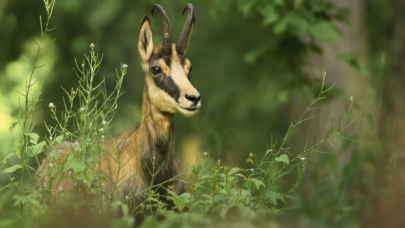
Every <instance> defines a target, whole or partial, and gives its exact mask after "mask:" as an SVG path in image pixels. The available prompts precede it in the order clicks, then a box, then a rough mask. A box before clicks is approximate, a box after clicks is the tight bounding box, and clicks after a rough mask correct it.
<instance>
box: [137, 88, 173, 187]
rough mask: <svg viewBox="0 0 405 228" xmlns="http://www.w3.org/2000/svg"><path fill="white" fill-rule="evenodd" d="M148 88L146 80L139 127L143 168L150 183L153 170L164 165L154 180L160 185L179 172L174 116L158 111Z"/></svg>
mask: <svg viewBox="0 0 405 228" xmlns="http://www.w3.org/2000/svg"><path fill="white" fill-rule="evenodd" d="M148 88H149V87H148V84H147V81H146V80H145V87H144V91H143V100H142V116H141V121H140V126H139V131H140V135H141V137H140V140H141V143H140V144H141V147H142V149H141V150H142V167H144V174H145V175H144V178H145V179H146V181H150V178H151V176H150V172H152V170H153V169H154V170H155V172H156V171H157V170H158V169H159V168H160V167H161V166H162V164H163V166H162V169H161V170H160V172H159V174H158V175H157V176H156V179H155V180H154V184H158V183H161V182H163V181H165V180H168V179H170V178H171V177H173V176H175V175H177V172H178V171H177V168H176V167H175V164H174V160H175V154H174V114H172V113H165V112H161V111H160V110H158V109H157V108H156V107H155V106H154V105H153V104H152V103H151V99H150V98H149V94H148ZM153 160H154V161H155V162H153ZM153 167H154V168H153Z"/></svg>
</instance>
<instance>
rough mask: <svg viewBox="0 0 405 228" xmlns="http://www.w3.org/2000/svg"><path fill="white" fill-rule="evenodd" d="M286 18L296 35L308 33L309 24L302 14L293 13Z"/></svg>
mask: <svg viewBox="0 0 405 228" xmlns="http://www.w3.org/2000/svg"><path fill="white" fill-rule="evenodd" d="M286 18H287V19H288V23H289V24H290V27H291V31H292V32H294V33H295V34H297V35H300V34H303V33H304V32H306V31H307V28H308V23H307V21H306V20H305V18H303V17H302V16H301V15H300V14H298V13H296V12H294V11H291V12H289V13H288V14H287V16H286Z"/></svg>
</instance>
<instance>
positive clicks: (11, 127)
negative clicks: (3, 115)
mask: <svg viewBox="0 0 405 228" xmlns="http://www.w3.org/2000/svg"><path fill="white" fill-rule="evenodd" d="M17 124H18V122H14V123H12V124H11V126H10V128H9V129H8V132H10V134H11V133H12V132H13V130H14V128H15V126H16V125H17Z"/></svg>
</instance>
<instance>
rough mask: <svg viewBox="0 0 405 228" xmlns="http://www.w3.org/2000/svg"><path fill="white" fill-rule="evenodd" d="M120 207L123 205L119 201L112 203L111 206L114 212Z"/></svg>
mask: <svg viewBox="0 0 405 228" xmlns="http://www.w3.org/2000/svg"><path fill="white" fill-rule="evenodd" d="M120 205H121V201H119V200H116V201H114V202H112V203H111V205H110V207H111V210H112V211H114V210H115V209H117V208H118V207H119V206H120Z"/></svg>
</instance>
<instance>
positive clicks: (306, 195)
mask: <svg viewBox="0 0 405 228" xmlns="http://www.w3.org/2000/svg"><path fill="white" fill-rule="evenodd" d="M187 2H191V3H193V5H194V7H195V16H196V19H197V22H196V27H195V31H194V33H193V37H192V39H191V42H190V46H189V49H188V52H187V57H188V58H189V59H190V61H191V62H192V64H193V66H194V70H193V75H192V78H191V82H192V83H193V85H194V86H195V87H196V88H197V89H198V91H199V92H200V93H201V95H202V105H203V106H202V111H201V113H200V115H198V116H196V117H193V118H192V119H187V118H185V117H183V116H177V117H176V141H177V145H178V147H177V148H180V147H179V146H180V145H182V144H184V143H186V141H187V140H188V139H189V137H190V136H195V137H197V138H198V139H199V142H200V145H199V151H209V153H210V156H212V158H213V159H221V160H222V161H225V162H226V163H228V164H235V165H240V164H241V163H243V162H244V160H245V158H246V157H247V156H248V154H249V152H254V153H255V154H260V153H262V154H264V153H265V151H266V150H267V149H268V148H269V147H270V145H269V143H270V139H271V138H272V137H274V138H275V139H280V137H283V136H284V134H285V132H286V131H287V129H288V127H289V124H290V121H291V117H292V115H291V112H294V111H296V109H295V108H296V107H294V104H296V103H294V102H292V100H293V97H294V96H293V94H294V93H295V92H297V91H298V92H299V96H300V97H302V100H303V101H310V100H311V98H312V97H310V96H308V94H309V93H310V91H311V89H314V90H315V91H317V88H318V87H319V86H320V83H319V81H318V80H317V79H316V78H313V77H312V76H313V75H308V71H305V70H304V68H305V66H306V65H307V63H308V60H309V57H308V56H309V53H318V54H322V52H323V50H322V47H321V45H319V44H320V43H323V42H334V41H336V39H337V38H338V37H339V36H340V34H341V31H340V30H339V29H338V28H337V27H336V23H337V22H343V23H348V24H350V22H349V21H348V15H349V13H348V12H349V11H348V10H347V9H343V8H340V7H337V6H336V5H335V4H333V3H331V2H329V1H326V0H272V1H270V0H237V1H234V0H208V1H191V0H187V1H186V0H179V1H175V0H166V1H163V0H160V1H152V0H140V1H130V0H98V1H95V0H88V1H80V0H69V1H59V2H57V4H56V6H55V10H54V15H53V22H52V25H51V27H52V26H57V28H56V30H55V31H53V32H52V34H51V35H50V36H49V37H46V39H47V40H49V41H51V40H52V39H54V38H55V39H56V42H55V43H54V44H53V45H51V46H50V48H47V49H46V50H44V52H43V53H42V55H41V56H40V59H39V62H40V63H46V64H47V66H46V67H44V68H43V69H41V71H40V73H39V74H38V75H39V77H38V78H36V80H43V81H44V85H43V89H44V91H43V95H42V97H41V98H42V103H43V105H42V107H41V108H40V109H39V110H38V111H37V112H36V114H35V120H36V122H37V124H36V125H35V132H37V133H38V134H39V135H41V136H42V137H46V129H45V127H44V125H43V124H41V123H42V122H43V121H46V122H47V123H49V124H51V125H52V124H53V122H52V118H51V113H50V112H49V109H48V105H47V104H49V103H54V104H57V105H61V104H63V90H62V89H61V88H60V87H61V86H62V87H64V88H65V89H67V90H70V89H71V88H76V87H77V86H78V83H77V78H76V76H75V74H74V71H73V67H74V58H75V57H77V58H78V60H79V61H81V60H82V59H83V53H84V52H85V51H86V50H87V49H88V46H89V45H90V43H94V44H95V45H96V50H97V52H101V53H104V60H103V65H102V68H101V70H100V75H103V76H104V77H105V79H106V83H107V90H113V89H114V87H113V86H114V85H115V84H114V82H115V72H114V71H112V70H109V69H114V68H117V67H119V66H120V65H121V63H126V64H128V65H129V68H128V75H127V77H126V79H125V83H124V84H123V90H124V91H125V94H124V95H123V96H122V97H121V98H120V100H119V104H118V110H117V113H116V114H117V116H116V118H115V121H116V122H115V125H114V127H113V129H112V131H113V132H115V133H116V134H118V133H120V132H122V131H124V130H126V129H128V126H130V125H135V123H136V122H138V120H139V118H140V114H141V102H142V101H141V94H142V89H143V72H142V70H141V68H140V64H139V62H140V60H139V57H138V53H137V47H136V42H137V35H138V29H139V26H140V22H141V21H142V18H143V17H144V15H145V14H148V15H149V16H150V8H151V5H152V4H153V3H159V4H161V5H162V6H163V7H164V8H165V10H166V12H167V13H168V15H169V17H170V20H171V24H172V30H173V40H176V39H177V36H178V35H179V34H180V31H181V29H182V27H183V24H184V21H185V16H181V11H182V9H183V7H184V6H185V4H186V3H187ZM389 2H390V3H391V2H392V1H391V0H390V1H389ZM363 7H364V8H365V9H367V10H366V13H365V15H364V18H365V19H366V20H365V21H366V24H367V25H368V26H369V28H368V30H367V32H368V35H369V38H368V40H367V42H369V43H370V44H369V46H371V47H372V48H370V50H371V51H370V52H371V57H370V59H371V62H372V63H373V64H370V69H369V72H371V73H370V74H369V75H370V77H371V83H372V84H373V85H374V87H375V88H376V89H377V91H379V92H380V91H381V90H382V87H381V82H382V81H383V79H384V75H385V65H384V64H385V55H386V54H385V50H386V48H387V45H388V44H387V40H388V38H387V37H386V36H384V35H383V34H385V33H386V31H385V30H386V29H387V28H389V26H390V25H389V23H390V21H391V19H392V18H391V13H392V12H391V10H392V9H391V7H390V4H387V2H386V1H383V0H373V1H364V3H363ZM38 15H44V9H43V4H42V2H41V1H40V0H36V1H22V0H2V1H1V2H0V49H1V51H0V120H1V123H0V156H1V157H4V156H6V155H7V154H9V153H10V150H12V148H11V143H9V127H10V125H11V123H12V122H14V115H15V107H16V106H17V105H18V103H19V100H18V96H17V94H16V93H15V92H14V91H13V88H15V89H17V90H21V88H23V87H24V86H25V81H26V80H27V78H28V76H29V60H28V57H27V56H26V53H25V51H24V48H23V47H21V45H22V46H24V47H26V46H27V45H30V44H32V39H31V37H38V36H39V34H38V31H40V29H39V26H38V25H39V23H38V20H39V19H38ZM151 22H152V28H153V32H154V37H155V39H156V40H155V43H160V42H161V39H162V38H161V37H162V25H161V21H160V18H158V17H156V16H155V17H153V18H151ZM28 48H30V46H28ZM340 60H342V61H344V62H347V63H349V64H351V65H352V66H354V67H355V68H356V69H357V70H359V71H361V72H363V73H365V72H366V70H365V68H364V67H362V66H361V64H360V61H359V59H358V57H357V56H356V55H354V54H344V55H340ZM97 80H98V82H100V81H101V80H102V78H101V77H100V78H98V79H97ZM95 83H96V84H97V81H96V82H95ZM109 86H111V87H109ZM331 92H332V94H333V95H334V96H335V97H339V96H340V93H339V91H337V90H334V91H331ZM365 116H366V117H365V118H366V119H367V121H369V122H370V123H373V125H377V124H376V123H375V122H376V121H377V120H375V119H374V117H373V116H372V115H371V114H370V115H368V114H367V115H365ZM16 132H17V131H16ZM304 132H305V131H304ZM366 137H367V139H368V141H366V143H364V144H362V145H360V146H356V147H355V148H354V149H353V147H352V144H350V143H349V142H347V143H344V144H342V145H341V148H340V152H339V153H338V154H332V155H328V154H321V155H317V156H316V162H315V164H316V168H314V171H313V172H311V173H310V174H308V175H307V176H306V178H305V179H304V182H310V183H309V184H307V185H305V183H304V186H305V187H304V188H305V191H302V192H298V193H297V195H299V196H301V197H302V198H303V201H302V207H301V208H298V209H295V210H294V211H293V212H292V213H290V214H288V215H285V217H282V216H281V220H283V218H284V219H288V218H291V217H294V218H298V220H299V222H301V224H312V225H313V226H315V225H314V224H316V225H318V226H321V227H322V226H327V225H330V226H341V227H346V226H347V225H348V224H358V223H360V222H361V221H362V220H364V219H365V218H369V216H370V213H371V212H370V210H371V209H370V208H369V207H368V206H369V202H367V199H366V197H367V194H371V192H373V191H374V193H373V194H375V192H377V191H378V189H377V190H370V189H369V188H370V187H373V186H376V182H378V180H376V179H375V178H373V177H375V176H374V175H375V173H376V172H377V171H376V164H377V163H378V162H377V161H376V159H377V158H378V155H379V154H381V150H382V149H381V144H380V143H379V142H378V141H376V140H375V138H373V136H372V135H367V136H366ZM356 138H357V137H356ZM278 141H281V140H278ZM347 149H353V151H354V153H353V156H352V157H351V158H350V161H349V162H347V163H346V164H345V165H344V166H343V167H340V166H339V164H338V163H339V162H338V156H339V154H341V153H343V151H345V150H347ZM364 174H367V175H364ZM7 181H8V180H7V179H5V178H4V175H2V176H0V186H1V185H3V183H6V182H7ZM7 194H8V193H4V194H2V195H0V197H1V200H0V201H1V202H6V201H5V199H7V198H9V197H10V196H9V195H7ZM9 206H11V205H9V203H4V204H2V205H1V206H0V217H1V215H2V213H4V208H7V207H9ZM308 220H309V221H308ZM353 221H354V222H353ZM287 224H288V222H287ZM309 226H311V225H309Z"/></svg>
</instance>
